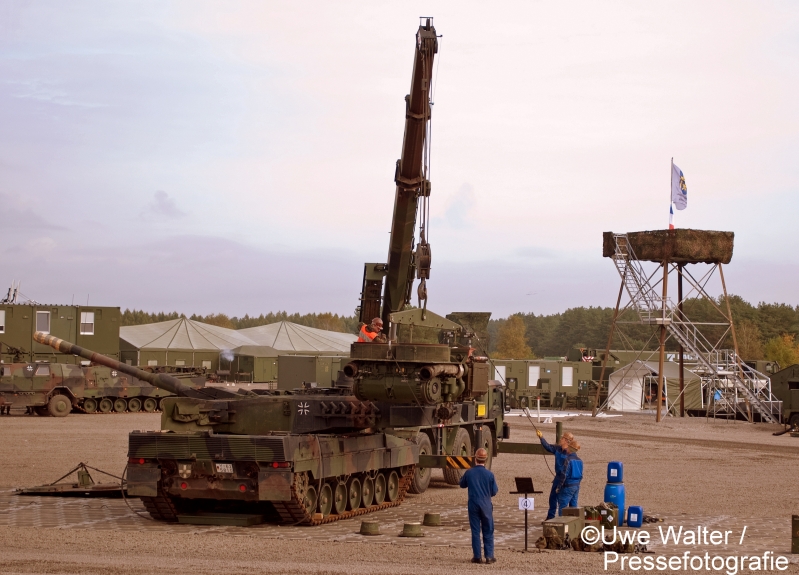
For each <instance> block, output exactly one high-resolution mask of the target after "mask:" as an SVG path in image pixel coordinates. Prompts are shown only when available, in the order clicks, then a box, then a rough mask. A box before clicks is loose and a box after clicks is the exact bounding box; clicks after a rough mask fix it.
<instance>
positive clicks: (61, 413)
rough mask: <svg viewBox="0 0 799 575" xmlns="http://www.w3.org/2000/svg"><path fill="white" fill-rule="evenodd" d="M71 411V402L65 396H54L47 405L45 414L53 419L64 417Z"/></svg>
mask: <svg viewBox="0 0 799 575" xmlns="http://www.w3.org/2000/svg"><path fill="white" fill-rule="evenodd" d="M70 411H72V401H71V400H70V399H69V398H68V397H67V396H66V395H61V394H60V393H59V394H56V395H54V396H53V397H51V398H50V401H49V402H48V403H47V413H49V414H50V415H52V416H53V417H66V416H67V415H69V412H70Z"/></svg>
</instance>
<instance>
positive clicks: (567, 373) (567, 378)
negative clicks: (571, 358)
mask: <svg viewBox="0 0 799 575" xmlns="http://www.w3.org/2000/svg"><path fill="white" fill-rule="evenodd" d="M573 385H574V368H573V367H571V366H569V367H564V368H563V382H562V383H561V387H572V386H573Z"/></svg>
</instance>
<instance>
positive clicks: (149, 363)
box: [147, 359, 158, 365]
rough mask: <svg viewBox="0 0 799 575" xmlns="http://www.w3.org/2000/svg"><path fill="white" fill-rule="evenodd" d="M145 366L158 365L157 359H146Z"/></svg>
mask: <svg viewBox="0 0 799 575" xmlns="http://www.w3.org/2000/svg"><path fill="white" fill-rule="evenodd" d="M147 365H158V360H157V359H148V360H147Z"/></svg>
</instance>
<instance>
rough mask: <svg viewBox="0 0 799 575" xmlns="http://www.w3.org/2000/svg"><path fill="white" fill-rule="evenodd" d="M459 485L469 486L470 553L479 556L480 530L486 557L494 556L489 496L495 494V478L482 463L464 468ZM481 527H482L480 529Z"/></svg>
mask: <svg viewBox="0 0 799 575" xmlns="http://www.w3.org/2000/svg"><path fill="white" fill-rule="evenodd" d="M460 485H461V487H468V488H469V507H468V509H469V527H471V528H472V553H474V555H473V556H474V557H475V558H477V559H480V558H481V553H480V552H481V549H480V531H481V530H482V533H483V544H484V545H485V554H486V559H492V558H493V557H494V504H493V503H491V498H492V497H494V495H496V494H497V491H499V487H497V480H496V479H495V478H494V474H493V473H491V472H490V471H489V470H488V469H486V468H485V467H484V466H482V465H478V466H476V467H472V468H471V469H468V470H466V473H464V474H463V477H461V482H460ZM481 528H482V529H481Z"/></svg>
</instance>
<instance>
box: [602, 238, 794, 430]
mask: <svg viewBox="0 0 799 575" xmlns="http://www.w3.org/2000/svg"><path fill="white" fill-rule="evenodd" d="M733 240H734V234H733V233H732V232H719V231H706V230H691V229H676V230H675V229H672V230H655V231H644V232H631V233H613V232H605V233H604V234H603V249H602V251H603V253H602V255H603V256H604V257H606V258H610V259H612V260H613V263H614V265H615V266H616V270H617V271H618V272H619V276H620V277H621V286H620V287H619V295H618V298H617V300H616V308H615V310H614V312H613V320H612V323H611V326H610V333H609V334H608V345H607V350H606V353H605V359H604V360H603V362H602V375H601V377H600V381H602V380H603V379H604V376H605V369H606V363H607V357H608V355H609V353H608V352H609V351H610V348H611V344H612V342H613V338H614V336H616V337H618V338H619V339H620V340H621V343H622V345H623V349H629V350H635V349H639V350H641V351H639V352H638V357H637V358H636V359H639V358H640V356H641V355H642V353H643V351H644V350H645V349H646V348H647V347H650V346H651V343H652V340H653V339H654V338H655V337H657V341H658V351H659V356H658V370H657V395H656V398H663V397H664V393H663V392H664V362H665V355H666V346H667V344H668V342H669V341H670V340H674V341H673V342H672V347H673V346H674V344H676V347H677V351H676V357H677V359H678V361H679V394H678V395H677V397H667V398H666V402H667V405H666V406H667V409H669V410H673V411H675V412H676V411H677V402H678V401H679V413H680V416H684V415H685V405H684V399H685V383H684V369H686V368H687V369H689V370H690V371H691V372H693V373H696V374H697V375H698V376H699V377H700V379H701V387H702V402H703V407H704V410H705V413H706V415H707V416H710V415H711V414H712V415H713V416H714V417H715V416H716V415H726V416H733V417H734V416H735V415H736V414H737V413H741V414H743V415H744V416H745V417H746V418H747V419H748V420H749V421H754V416H755V414H757V416H758V417H759V419H760V421H766V422H770V423H776V422H778V421H779V419H780V417H781V409H780V402H779V401H777V400H776V398H775V397H774V396H773V395H772V393H771V382H770V380H769V378H768V376H766V375H765V374H762V373H759V372H757V371H755V370H754V369H752V368H751V367H749V366H747V365H745V364H744V362H743V361H742V360H741V358H740V357H739V355H738V340H737V338H736V334H735V325H734V323H733V319H732V310H731V308H730V300H729V297H728V295H727V286H726V283H725V280H724V270H723V265H726V264H728V263H729V262H730V260H731V259H732V249H733ZM651 264H655V265H654V266H653V265H651ZM699 264H705V265H706V266H709V267H706V268H699V269H698V270H697V267H698V265H699ZM688 266H690V267H688ZM670 276H671V277H673V276H676V280H677V301H676V303H675V302H674V301H673V300H672V298H671V297H670V295H669V290H668V286H669V278H670ZM684 282H685V283H687V284H688V290H687V291H684V290H683V283H684ZM718 283H720V285H721V291H722V294H723V297H722V298H720V299H718V300H717V299H716V298H714V297H712V296H711V295H709V293H708V286H709V285H710V284H715V285H718ZM625 293H626V294H627V297H628V298H629V301H627V303H626V304H625V305H624V306H622V305H621V303H622V298H623V296H624V294H625ZM688 300H693V301H691V303H692V304H693V305H691V306H690V308H691V309H693V310H694V312H692V313H691V314H692V315H694V317H693V318H691V317H689V312H687V311H686V307H687V306H685V305H684V304H685V303H686V302H687V301H688ZM697 303H699V305H697ZM699 310H701V313H700V312H699ZM700 316H701V317H700ZM633 326H637V327H633ZM641 326H644V329H643V330H642V327H641ZM646 326H651V327H652V328H654V329H653V330H652V331H651V333H650V335H649V340H647V341H646V343H643V345H642V344H641V339H642V338H641V337H640V336H641V334H642V333H645V332H646V329H645V327H646ZM634 331H637V332H638V333H637V334H636V335H638V336H639V337H638V338H635V339H636V341H635V342H634V338H632V337H631V335H630V334H631V332H634ZM729 339H731V340H732V346H733V347H732V349H725V348H724V347H725V343H726V342H728V341H729ZM726 345H729V344H728V343H726ZM612 395H613V392H612V391H611V390H610V389H609V390H608V397H607V399H606V400H605V401H604V402H603V403H602V404H601V405H600V403H599V389H597V397H596V402H595V405H596V406H597V407H596V408H595V409H594V415H596V414H597V413H598V412H599V411H602V410H603V409H605V408H607V405H608V403H609V401H610V400H611V399H612ZM661 401H662V400H661ZM656 404H657V408H656V420H657V421H660V419H661V412H662V408H661V406H660V401H656Z"/></svg>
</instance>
